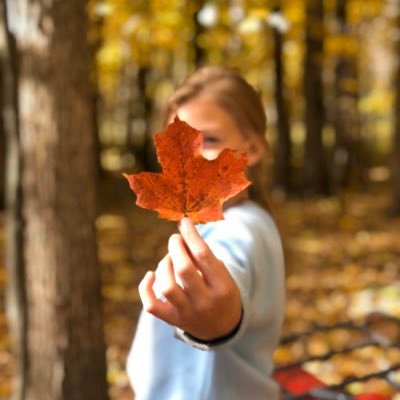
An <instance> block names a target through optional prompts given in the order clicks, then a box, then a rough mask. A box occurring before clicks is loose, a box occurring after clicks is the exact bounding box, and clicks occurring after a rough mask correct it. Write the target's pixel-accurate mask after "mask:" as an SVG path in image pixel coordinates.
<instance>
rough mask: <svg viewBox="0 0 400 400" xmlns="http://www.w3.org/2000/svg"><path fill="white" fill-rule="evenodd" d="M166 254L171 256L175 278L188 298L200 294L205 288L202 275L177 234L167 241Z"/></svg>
mask: <svg viewBox="0 0 400 400" xmlns="http://www.w3.org/2000/svg"><path fill="white" fill-rule="evenodd" d="M168 254H169V255H170V257H171V261H172V264H173V270H174V274H175V280H176V281H177V282H178V283H179V285H181V287H182V288H183V290H184V291H185V293H186V294H187V296H189V297H190V298H192V297H198V296H201V295H202V294H203V293H204V290H205V288H206V286H205V283H204V280H203V278H202V276H201V275H200V274H199V271H198V269H197V268H196V266H195V264H194V263H193V260H192V258H191V257H190V254H189V253H188V250H187V248H186V246H185V243H184V241H183V239H182V237H181V235H179V234H174V235H172V236H171V237H170V239H169V241H168Z"/></svg>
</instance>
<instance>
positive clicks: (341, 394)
mask: <svg viewBox="0 0 400 400" xmlns="http://www.w3.org/2000/svg"><path fill="white" fill-rule="evenodd" d="M385 323H386V324H387V323H390V324H392V327H391V328H394V329H390V333H389V334H388V332H387V330H386V332H385V330H383V331H382V330H380V329H379V328H380V327H381V326H382V324H385ZM337 329H341V330H345V331H353V332H355V333H358V334H359V335H358V339H357V340H355V342H354V343H351V344H350V345H344V346H343V347H342V348H340V349H329V350H328V351H326V352H324V353H323V354H317V355H315V354H314V355H313V354H307V352H306V351H304V354H303V355H302V356H301V357H300V358H299V359H295V360H293V361H290V362H288V363H285V364H283V365H278V366H277V367H276V369H275V376H276V378H277V380H278V381H279V382H280V383H281V386H282V392H283V399H284V400H302V399H320V400H348V399H354V398H356V396H353V395H351V394H350V393H349V391H348V386H349V385H351V384H354V383H357V382H358V383H363V382H367V381H369V380H371V379H374V378H375V379H376V378H379V379H382V380H384V381H385V382H386V383H387V385H388V387H390V388H392V389H393V392H394V393H400V383H399V381H398V377H399V376H400V356H399V357H398V358H399V359H397V357H395V360H394V361H393V360H392V361H391V362H389V361H386V364H387V365H386V366H385V368H378V369H377V370H376V371H369V372H368V373H365V374H361V375H360V374H358V373H357V371H354V374H352V375H351V376H349V375H347V376H344V377H343V378H342V380H341V381H340V382H339V383H335V384H325V383H324V382H322V381H318V379H316V380H315V382H314V384H310V385H309V387H306V386H307V385H303V390H300V391H299V390H290V388H288V386H290V385H287V384H285V382H286V383H287V382H288V380H287V379H286V380H285V379H283V380H282V379H279V377H280V378H282V377H285V375H287V378H288V379H289V380H290V374H293V373H294V372H296V371H297V372H299V371H300V372H302V371H303V368H305V367H306V365H307V363H310V362H314V361H317V362H318V361H328V362H329V360H331V359H333V358H334V357H337V356H340V355H343V356H344V357H346V355H349V354H350V353H351V352H354V351H357V350H359V349H363V348H365V347H368V346H374V347H378V348H379V349H384V350H385V351H386V352H391V351H392V354H400V319H398V318H396V317H393V316H390V315H385V314H382V313H374V314H370V315H368V316H367V317H366V318H364V319H363V320H362V321H361V322H355V321H346V322H340V323H337V324H334V325H315V326H313V327H312V328H311V329H308V330H306V331H303V332H299V333H295V334H290V335H287V336H284V337H283V338H282V339H281V342H280V346H283V347H284V346H287V345H290V344H295V343H299V342H302V343H306V342H307V340H309V339H310V338H312V336H313V335H314V334H316V333H329V332H333V331H334V330H337ZM305 347H306V346H305ZM387 354H389V353H387ZM305 369H306V368H305ZM305 373H306V372H305ZM394 376H395V377H396V378H393V377H394ZM300 379H301V378H300ZM282 382H283V383H282ZM376 394H377V395H379V394H380V393H379V392H377V393H376Z"/></svg>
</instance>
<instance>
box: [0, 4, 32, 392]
mask: <svg viewBox="0 0 400 400" xmlns="http://www.w3.org/2000/svg"><path fill="white" fill-rule="evenodd" d="M0 25H1V27H0V37H1V38H0V43H1V45H0V53H1V54H0V59H1V60H0V68H1V92H0V96H1V106H2V122H3V128H4V134H5V146H6V152H5V154H6V159H5V166H4V167H5V168H4V170H5V186H6V193H5V203H6V227H5V229H6V238H7V240H6V260H5V261H6V271H7V286H6V314H7V319H8V326H9V332H10V337H11V341H12V350H13V354H14V357H15V376H14V380H13V388H14V393H13V396H12V399H13V400H22V399H24V396H25V387H26V386H25V384H26V368H27V346H26V332H27V330H26V320H27V316H26V293H25V268H24V260H23V219H22V191H21V155H20V138H19V127H18V99H17V76H18V71H17V60H16V48H15V40H14V37H13V36H12V35H11V34H10V32H9V29H8V21H7V8H6V2H5V1H4V0H0Z"/></svg>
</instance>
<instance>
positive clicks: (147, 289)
mask: <svg viewBox="0 0 400 400" xmlns="http://www.w3.org/2000/svg"><path fill="white" fill-rule="evenodd" d="M155 279H156V276H155V273H154V272H153V271H148V272H147V273H146V275H145V276H144V278H143V279H142V281H141V282H140V284H139V295H140V298H141V300H142V303H143V309H144V310H145V311H147V312H148V313H150V314H153V315H154V316H155V317H157V318H161V319H162V320H164V321H165V322H167V323H168V324H171V325H176V320H177V318H176V311H175V309H174V307H173V306H172V304H171V303H169V302H164V301H162V300H159V299H158V298H157V297H156V294H155V293H154V290H153V285H154V283H155Z"/></svg>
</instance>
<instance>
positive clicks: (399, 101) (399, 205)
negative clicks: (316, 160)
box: [391, 10, 400, 216]
mask: <svg viewBox="0 0 400 400" xmlns="http://www.w3.org/2000/svg"><path fill="white" fill-rule="evenodd" d="M399 11H400V10H399ZM397 26H398V27H399V28H400V14H399V15H398V16H397ZM395 49H396V53H395V54H396V55H397V69H396V74H395V87H396V100H395V105H394V132H393V153H392V171H391V172H392V198H393V205H392V210H391V211H392V213H393V214H394V215H397V216H398V215H400V56H399V54H400V39H399V38H397V42H396V46H395Z"/></svg>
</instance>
